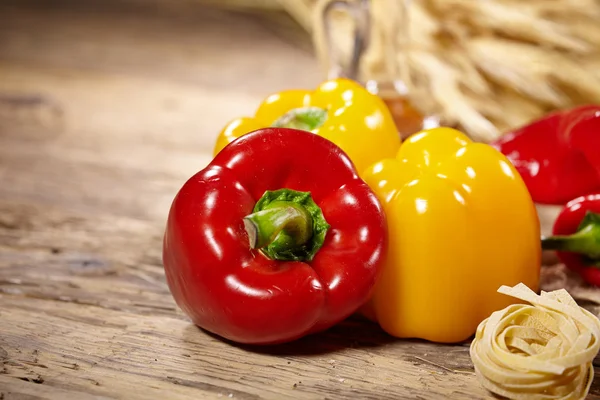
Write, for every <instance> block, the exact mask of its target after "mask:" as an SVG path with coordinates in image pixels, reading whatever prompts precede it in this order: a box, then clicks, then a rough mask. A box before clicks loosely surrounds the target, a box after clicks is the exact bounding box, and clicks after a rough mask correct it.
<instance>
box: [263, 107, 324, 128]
mask: <svg viewBox="0 0 600 400" xmlns="http://www.w3.org/2000/svg"><path fill="white" fill-rule="evenodd" d="M326 120H327V111H326V110H324V109H322V108H319V107H300V108H294V109H292V110H290V111H288V112H287V113H285V114H283V115H282V116H281V117H280V118H279V119H277V120H276V121H275V122H274V123H273V126H274V127H277V128H293V129H300V130H303V131H312V130H314V129H317V128H319V127H320V126H322V125H323V124H324V123H325V121H326Z"/></svg>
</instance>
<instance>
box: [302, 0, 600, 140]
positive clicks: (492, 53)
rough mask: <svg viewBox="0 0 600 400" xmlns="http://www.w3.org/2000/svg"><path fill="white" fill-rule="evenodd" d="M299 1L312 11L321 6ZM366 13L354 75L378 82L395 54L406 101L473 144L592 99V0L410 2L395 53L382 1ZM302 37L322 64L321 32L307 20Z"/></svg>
mask: <svg viewBox="0 0 600 400" xmlns="http://www.w3.org/2000/svg"><path fill="white" fill-rule="evenodd" d="M398 1H400V0H398ZM305 3H309V4H310V5H311V7H312V8H311V13H313V14H314V15H316V14H317V13H318V10H317V8H318V7H319V5H320V3H321V4H322V3H323V1H314V0H308V1H305ZM371 8H372V14H371V15H372V22H373V24H372V31H371V35H370V42H369V48H368V49H367V52H366V53H365V56H364V60H363V61H362V65H361V68H362V70H363V71H365V72H366V73H367V74H369V75H371V76H382V77H385V75H386V74H390V62H389V60H390V59H391V60H394V58H395V60H396V61H398V64H399V65H401V66H402V67H404V68H405V70H406V71H408V76H410V82H411V83H410V85H409V87H410V89H411V93H412V96H413V99H414V100H413V102H414V103H415V105H416V106H417V107H418V108H421V110H422V111H423V112H424V113H436V114H439V115H441V117H442V120H443V121H444V123H446V124H449V125H456V126H458V127H459V128H460V129H462V130H464V131H465V132H466V133H468V134H469V135H470V136H471V137H473V138H474V139H475V140H480V141H491V140H494V139H496V138H498V137H499V136H501V135H502V134H503V133H504V132H506V131H507V130H510V129H512V128H515V127H518V126H520V125H522V124H526V123H528V122H530V121H532V120H534V119H535V118H538V117H541V116H542V115H543V114H545V113H547V112H549V111H552V110H555V109H559V108H566V107H570V106H573V105H577V104H584V103H600V22H599V21H600V1H598V0H551V1H550V0H531V1H528V2H523V1H521V0H487V1H472V0H418V1H411V2H410V7H409V13H408V21H409V24H408V32H409V35H408V37H409V40H408V44H407V45H406V46H405V47H403V48H401V49H400V50H397V51H396V52H395V53H390V49H393V46H390V43H391V42H393V39H396V40H398V42H401V40H402V38H401V37H400V38H394V35H402V29H401V27H398V26H393V25H391V24H393V23H394V21H393V20H392V19H390V18H389V13H390V10H389V3H388V2H387V1H372V2H371ZM336 18H338V19H339V22H340V23H336V24H334V26H335V30H334V32H333V36H334V38H335V40H336V41H339V42H340V43H344V42H348V38H349V37H351V32H352V24H351V23H349V21H348V18H347V15H344V14H341V13H340V14H339V15H336ZM313 21H316V19H313ZM312 32H313V37H314V38H315V48H316V51H317V55H318V57H319V60H320V61H321V63H322V64H323V65H324V66H325V68H327V59H328V56H327V54H326V49H325V46H324V45H323V40H322V30H321V29H320V27H318V26H317V24H313V26H312ZM398 42H397V43H398ZM350 47H351V46H340V50H341V51H342V52H343V51H346V52H348V51H349V49H350ZM346 56H347V54H343V55H342V58H344V57H346Z"/></svg>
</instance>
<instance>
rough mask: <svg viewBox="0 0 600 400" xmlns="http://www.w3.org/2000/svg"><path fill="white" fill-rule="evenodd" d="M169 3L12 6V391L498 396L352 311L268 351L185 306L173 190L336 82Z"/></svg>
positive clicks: (256, 26) (3, 338)
mask: <svg viewBox="0 0 600 400" xmlns="http://www.w3.org/2000/svg"><path fill="white" fill-rule="evenodd" d="M81 3H85V5H83V4H81ZM168 4H169V5H167V4H161V3H160V2H158V1H156V2H138V3H136V2H133V1H130V2H125V1H119V2H115V3H107V2H102V1H100V0H98V1H96V2H77V1H70V2H69V1H60V2H59V1H55V2H53V5H52V6H50V5H43V3H40V4H37V3H35V2H29V1H27V2H23V1H20V2H17V1H15V2H11V1H4V2H2V4H1V5H0V183H1V184H0V399H3V400H8V399H64V400H68V399H83V400H87V399H100V398H121V399H130V400H131V399H152V398H157V399H158V398H160V399H163V398H164V399H199V398H235V399H258V398H264V399H283V398H294V399H325V398H327V399H340V398H357V399H408V398H413V399H417V398H421V399H428V400H432V399H473V398H488V397H489V398H491V397H490V396H489V395H488V394H487V393H486V392H485V391H484V390H483V389H482V388H481V386H480V385H479V383H478V382H477V381H476V379H475V375H474V372H473V367H472V364H471V362H470V359H469V355H468V343H465V344H463V345H455V346H438V345H434V344H428V343H424V342H420V341H408V340H395V339H393V338H391V337H389V336H387V335H385V334H384V333H382V331H381V330H380V329H378V328H377V327H376V326H375V325H373V324H369V323H365V322H363V321H360V320H356V319H350V320H349V321H347V322H345V323H343V324H340V325H339V326H337V327H335V328H333V329H331V330H330V331H328V332H326V333H324V334H320V335H315V336H312V337H307V338H304V339H302V340H299V341H297V342H295V343H291V344H287V345H283V346H279V347H274V348H263V349H260V350H256V349H251V348H246V347H243V346H236V345H232V344H229V343H225V342H223V341H221V340H219V339H218V338H216V337H214V336H211V335H209V334H207V333H205V332H204V331H202V330H200V329H198V328H197V327H195V326H194V325H192V324H191V323H190V322H189V321H188V319H187V318H186V316H185V315H183V314H182V312H181V311H180V310H178V309H177V308H176V306H175V304H174V302H173V299H172V297H171V295H170V293H169V291H168V288H167V286H166V283H165V279H164V272H163V267H162V262H161V238H162V234H163V227H164V223H165V218H166V214H167V210H168V207H169V205H170V202H171V200H172V198H173V196H174V194H175V193H176V191H177V189H178V188H179V187H180V185H181V184H182V183H183V182H184V181H185V180H186V179H187V178H188V177H189V176H190V175H192V174H193V173H195V172H196V171H197V170H199V169H201V168H202V167H203V166H204V165H205V164H206V163H207V162H208V161H209V159H210V154H211V149H212V145H213V143H214V139H215V136H216V134H217V133H218V131H219V129H220V128H221V127H222V126H223V125H224V124H225V123H226V122H227V121H228V120H229V119H231V118H233V117H234V116H237V115H241V114H250V113H252V112H253V111H254V108H255V107H256V105H257V104H258V102H259V101H260V100H261V99H262V98H263V97H264V96H266V95H267V94H269V93H271V92H274V91H277V90H280V89H284V88H288V87H290V86H301V87H311V86H314V85H316V84H317V83H318V82H319V80H320V79H322V75H321V71H320V70H319V68H318V67H317V65H316V62H315V60H314V58H313V57H312V54H311V52H310V40H309V38H308V37H306V35H304V34H302V33H301V32H300V30H299V29H298V30H292V31H289V30H288V29H283V26H284V24H282V23H275V22H274V20H272V19H264V17H257V16H255V17H250V16H247V15H236V14H233V13H225V12H223V11H219V10H209V9H205V8H203V7H201V6H199V5H197V4H194V3H185V2H184V3H177V4H178V5H177V6H175V5H174V4H175V3H174V2H171V3H168ZM224 22H226V23H227V24H231V25H229V26H228V27H225V26H224V25H223V23H224ZM597 381H598V382H597V383H596V382H595V383H594V387H593V390H592V392H593V393H594V395H593V396H591V398H600V386H599V385H600V379H598V380H597Z"/></svg>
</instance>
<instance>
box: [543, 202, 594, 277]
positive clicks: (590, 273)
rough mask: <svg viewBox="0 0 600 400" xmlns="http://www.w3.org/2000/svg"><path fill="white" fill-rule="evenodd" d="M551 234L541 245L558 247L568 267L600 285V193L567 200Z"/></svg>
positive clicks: (552, 248)
mask: <svg viewBox="0 0 600 400" xmlns="http://www.w3.org/2000/svg"><path fill="white" fill-rule="evenodd" d="M552 234H553V235H552V236H550V237H547V238H543V239H542V248H543V249H545V250H557V256H558V258H559V259H560V261H562V262H563V263H564V264H565V265H566V266H567V267H568V268H570V269H572V270H573V271H575V272H577V273H578V274H580V275H581V277H582V278H583V279H584V280H585V281H586V282H588V283H590V284H592V285H595V286H600V193H595V194H589V195H586V196H580V197H577V198H576V199H573V200H571V201H570V202H568V203H567V205H566V206H565V207H564V208H563V210H562V211H561V212H560V214H559V215H558V218H557V219H556V221H555V222H554V226H553V231H552Z"/></svg>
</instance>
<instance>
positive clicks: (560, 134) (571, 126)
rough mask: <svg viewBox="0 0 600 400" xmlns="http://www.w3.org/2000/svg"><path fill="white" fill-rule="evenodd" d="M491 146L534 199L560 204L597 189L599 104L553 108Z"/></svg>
mask: <svg viewBox="0 0 600 400" xmlns="http://www.w3.org/2000/svg"><path fill="white" fill-rule="evenodd" d="M492 145H493V146H494V147H495V148H497V149H498V150H499V151H501V152H502V153H503V154H504V155H506V156H507V157H508V159H509V160H510V161H511V162H512V163H513V165H514V166H515V167H516V169H517V170H518V171H519V173H520V174H521V176H522V177H523V180H524V181H525V183H526V185H527V187H528V188H529V191H530V193H531V195H532V198H533V200H534V201H535V202H536V203H540V204H557V205H564V204H566V203H567V202H568V201H569V200H571V199H574V198H575V197H578V196H581V195H585V194H588V193H594V192H597V191H600V151H599V150H598V149H600V105H586V106H579V107H575V108H571V109H568V110H561V111H557V112H553V113H551V114H548V115H547V116H545V117H544V118H541V119H539V120H537V121H534V122H533V123H531V124H528V125H526V126H523V127H521V128H519V129H516V130H515V131H513V132H509V133H506V134H505V135H503V136H502V137H501V138H500V139H499V140H497V141H496V142H494V143H492Z"/></svg>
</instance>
